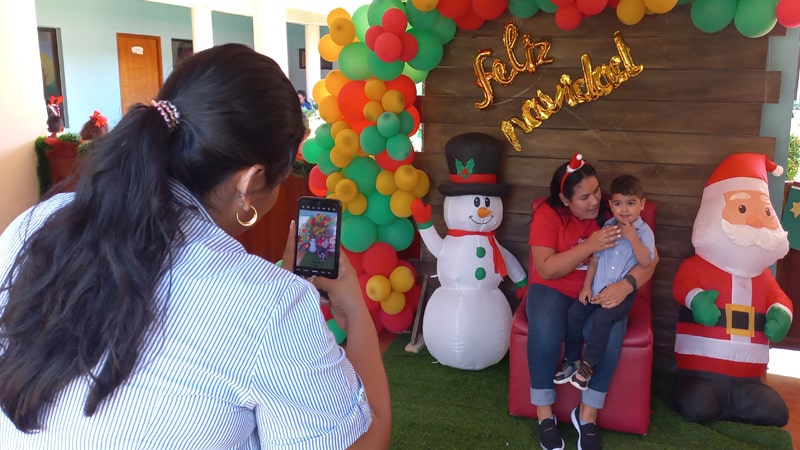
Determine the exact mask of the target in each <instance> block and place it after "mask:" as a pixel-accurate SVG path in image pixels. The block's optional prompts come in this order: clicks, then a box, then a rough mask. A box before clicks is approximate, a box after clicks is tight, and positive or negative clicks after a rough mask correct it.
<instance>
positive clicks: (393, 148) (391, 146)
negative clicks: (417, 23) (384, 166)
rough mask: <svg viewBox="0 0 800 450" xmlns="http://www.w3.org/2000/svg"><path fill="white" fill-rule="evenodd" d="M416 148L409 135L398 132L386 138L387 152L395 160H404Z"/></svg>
mask: <svg viewBox="0 0 800 450" xmlns="http://www.w3.org/2000/svg"><path fill="white" fill-rule="evenodd" d="M413 150H414V146H413V145H412V144H411V139H409V137H408V135H405V134H402V133H398V134H395V135H394V136H392V137H390V138H389V139H387V140H386V153H388V154H389V156H390V157H391V158H392V159H393V160H395V161H403V160H404V159H406V158H408V155H410V154H411V152H412V151H413Z"/></svg>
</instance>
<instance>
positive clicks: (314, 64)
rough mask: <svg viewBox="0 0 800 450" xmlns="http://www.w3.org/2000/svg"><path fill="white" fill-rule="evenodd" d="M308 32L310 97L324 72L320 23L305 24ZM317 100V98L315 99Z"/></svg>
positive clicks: (308, 92) (307, 55) (307, 57)
mask: <svg viewBox="0 0 800 450" xmlns="http://www.w3.org/2000/svg"><path fill="white" fill-rule="evenodd" d="M305 32H306V44H305V45H306V94H308V98H309V99H310V98H311V97H312V96H311V91H312V90H313V89H314V85H316V84H317V81H319V80H320V76H321V73H322V70H321V67H320V63H319V25H314V24H310V25H305ZM315 101H316V100H315Z"/></svg>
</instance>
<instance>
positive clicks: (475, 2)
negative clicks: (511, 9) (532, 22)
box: [472, 0, 508, 20]
mask: <svg viewBox="0 0 800 450" xmlns="http://www.w3.org/2000/svg"><path fill="white" fill-rule="evenodd" d="M506 9H508V0H472V10H473V11H475V13H476V14H477V15H479V16H480V17H482V18H483V19H485V20H492V19H497V18H498V17H500V16H501V15H503V13H504V12H505V11H506Z"/></svg>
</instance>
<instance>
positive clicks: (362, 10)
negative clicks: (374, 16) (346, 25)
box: [351, 5, 369, 42]
mask: <svg viewBox="0 0 800 450" xmlns="http://www.w3.org/2000/svg"><path fill="white" fill-rule="evenodd" d="M368 10H369V5H361V6H359V7H358V8H357V9H356V10H355V11H354V12H353V17H352V18H351V20H352V21H353V26H355V27H356V37H357V38H358V40H359V41H361V42H366V40H367V39H366V35H367V30H368V29H369V20H368V19H367V11H368Z"/></svg>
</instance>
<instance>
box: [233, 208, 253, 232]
mask: <svg viewBox="0 0 800 450" xmlns="http://www.w3.org/2000/svg"><path fill="white" fill-rule="evenodd" d="M250 209H252V210H253V217H251V218H250V220H248V221H246V222H245V221H242V219H240V218H239V213H238V212H237V213H236V221H237V222H239V225H241V226H243V227H252V226H253V225H254V224H255V223H256V221H257V220H258V210H257V209H256V207H255V206H253V205H250Z"/></svg>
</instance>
